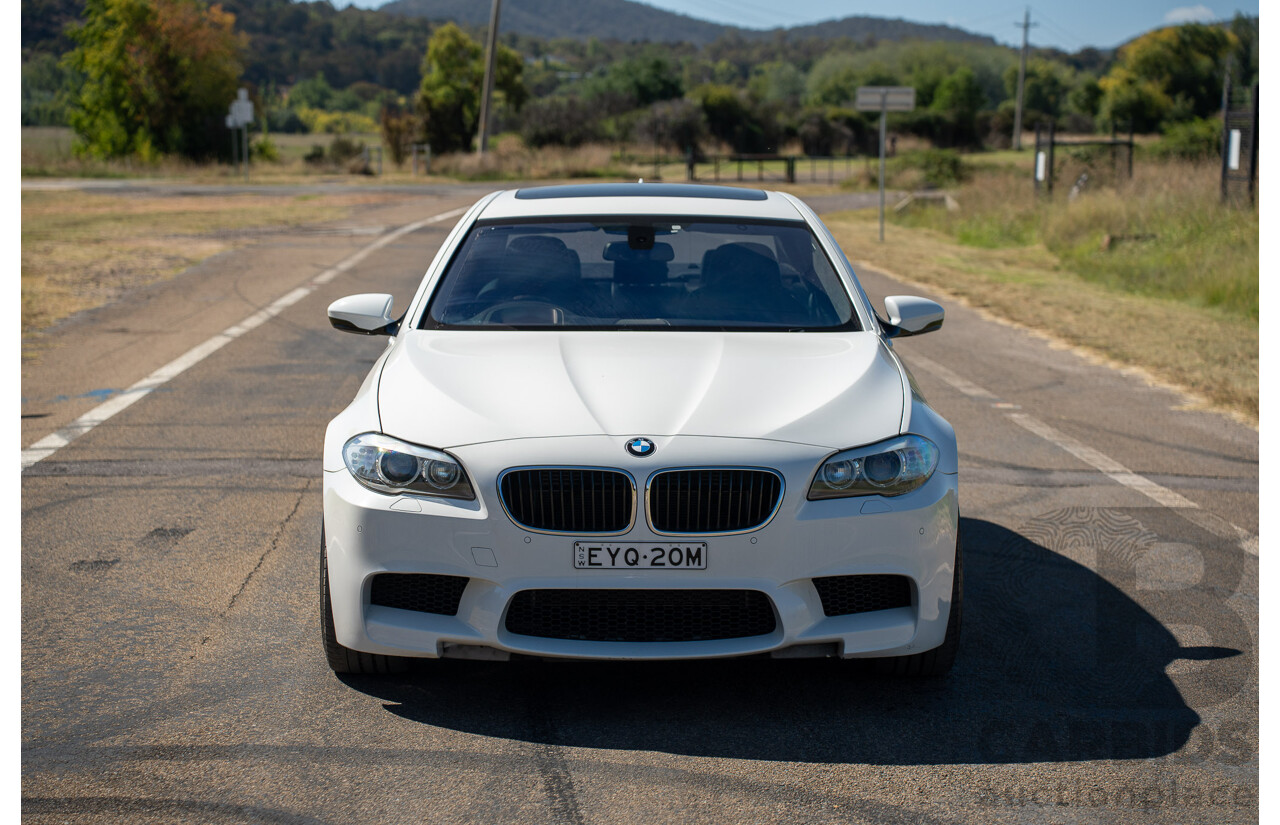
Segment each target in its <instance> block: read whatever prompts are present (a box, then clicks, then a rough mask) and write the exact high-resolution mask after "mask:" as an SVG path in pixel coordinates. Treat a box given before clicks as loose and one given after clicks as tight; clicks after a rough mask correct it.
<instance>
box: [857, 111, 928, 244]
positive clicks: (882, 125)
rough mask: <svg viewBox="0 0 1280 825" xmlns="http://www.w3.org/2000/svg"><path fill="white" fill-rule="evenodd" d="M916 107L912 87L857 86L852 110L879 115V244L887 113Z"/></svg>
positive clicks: (881, 230)
mask: <svg viewBox="0 0 1280 825" xmlns="http://www.w3.org/2000/svg"><path fill="white" fill-rule="evenodd" d="M915 107H916V90H915V88H914V87H912V86H859V87H858V96H857V98H856V100H855V101H854V108H856V109H857V110H858V111H859V112H879V113H880V243H884V136H885V115H886V113H888V112H910V111H911V110H912V109H914V108H915Z"/></svg>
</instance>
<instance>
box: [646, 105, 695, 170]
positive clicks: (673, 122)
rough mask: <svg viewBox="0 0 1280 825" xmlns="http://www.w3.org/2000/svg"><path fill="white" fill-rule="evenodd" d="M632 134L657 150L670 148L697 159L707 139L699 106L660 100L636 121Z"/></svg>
mask: <svg viewBox="0 0 1280 825" xmlns="http://www.w3.org/2000/svg"><path fill="white" fill-rule="evenodd" d="M635 134H636V137H638V138H639V139H641V140H644V141H650V142H652V143H653V144H655V145H656V146H658V147H659V148H670V149H674V150H675V151H677V152H679V153H681V154H686V153H688V152H693V154H694V155H695V157H696V156H698V155H699V154H700V153H701V149H700V146H701V144H702V141H703V140H705V139H706V137H707V116H706V114H705V113H704V112H703V111H702V107H701V106H699V105H698V104H696V103H694V102H692V101H689V100H664V101H662V102H659V103H655V104H653V105H652V106H650V107H649V110H648V111H647V112H645V113H644V114H643V115H642V116H641V117H640V119H639V120H638V121H637V123H636V126H635Z"/></svg>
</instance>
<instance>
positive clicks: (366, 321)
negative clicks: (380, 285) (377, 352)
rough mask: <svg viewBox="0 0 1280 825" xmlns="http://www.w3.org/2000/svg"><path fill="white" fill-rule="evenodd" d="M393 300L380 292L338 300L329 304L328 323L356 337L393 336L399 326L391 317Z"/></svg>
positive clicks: (349, 296)
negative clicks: (352, 333)
mask: <svg viewBox="0 0 1280 825" xmlns="http://www.w3.org/2000/svg"><path fill="white" fill-rule="evenodd" d="M393 300H394V299H393V298H392V297H391V296H390V295H386V294H384V293H381V292H368V293H365V294H363V295H348V296H347V297H345V298H339V299H338V300H336V301H334V302H333V303H332V304H329V323H330V324H332V325H333V328H334V329H340V330H342V331H343V332H354V333H356V334H357V335H395V334H396V331H397V330H398V329H399V327H400V324H399V323H398V322H397V321H395V320H394V319H393V318H392V317H391V302H392V301H393Z"/></svg>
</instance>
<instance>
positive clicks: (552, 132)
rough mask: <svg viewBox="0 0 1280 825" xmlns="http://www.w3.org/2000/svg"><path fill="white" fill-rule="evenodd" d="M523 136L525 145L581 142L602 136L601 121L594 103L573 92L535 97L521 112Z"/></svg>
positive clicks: (568, 144)
mask: <svg viewBox="0 0 1280 825" xmlns="http://www.w3.org/2000/svg"><path fill="white" fill-rule="evenodd" d="M520 115H521V126H520V137H521V139H523V140H524V142H525V145H526V146H530V147H532V148H534V149H538V148H541V147H543V146H570V147H574V146H581V145H582V144H584V143H588V142H590V141H593V140H597V139H599V138H600V122H599V119H598V117H597V113H596V111H595V109H594V107H592V106H591V104H589V103H586V102H585V101H583V100H582V98H580V97H578V96H576V95H571V96H556V97H548V98H544V99H542V100H535V101H533V102H531V103H529V104H528V105H526V106H525V107H524V109H523V110H522V111H521V112H520Z"/></svg>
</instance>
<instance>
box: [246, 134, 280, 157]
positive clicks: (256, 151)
mask: <svg viewBox="0 0 1280 825" xmlns="http://www.w3.org/2000/svg"><path fill="white" fill-rule="evenodd" d="M249 156H250V157H252V158H253V159H254V160H265V161H267V162H268V163H276V162H277V161H279V160H280V150H279V149H277V148H276V144H275V141H273V140H272V139H271V138H270V137H269V136H268V135H263V136H262V137H260V138H258V139H257V140H255V141H253V143H251V144H250V145H249Z"/></svg>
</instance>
